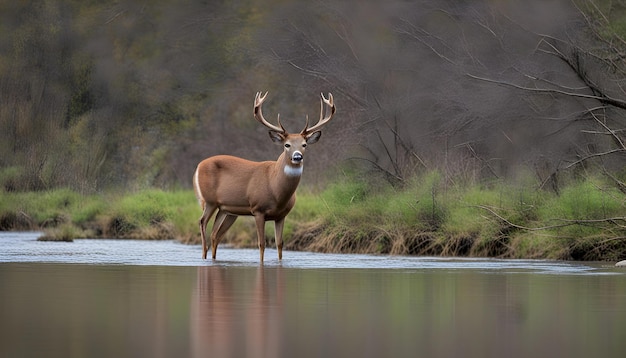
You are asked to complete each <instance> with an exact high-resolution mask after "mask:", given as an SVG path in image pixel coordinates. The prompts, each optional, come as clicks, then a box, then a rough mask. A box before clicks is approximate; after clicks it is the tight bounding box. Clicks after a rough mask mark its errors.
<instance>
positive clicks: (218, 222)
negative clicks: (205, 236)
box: [207, 210, 228, 260]
mask: <svg viewBox="0 0 626 358" xmlns="http://www.w3.org/2000/svg"><path fill="white" fill-rule="evenodd" d="M227 216H228V214H227V213H225V212H223V211H221V210H218V211H217V215H215V220H214V221H213V229H212V230H211V257H212V258H213V259H214V260H215V254H216V252H217V245H218V244H219V238H218V236H217V233H218V232H219V230H220V227H221V226H222V224H223V223H224V219H226V217H227ZM207 249H208V248H207Z"/></svg>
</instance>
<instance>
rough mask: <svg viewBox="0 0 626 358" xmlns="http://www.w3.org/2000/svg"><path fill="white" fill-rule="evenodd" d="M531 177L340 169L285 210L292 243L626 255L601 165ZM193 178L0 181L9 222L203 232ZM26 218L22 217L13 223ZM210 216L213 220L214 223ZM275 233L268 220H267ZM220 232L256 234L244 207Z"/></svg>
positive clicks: (250, 242) (53, 230)
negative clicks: (401, 175)
mask: <svg viewBox="0 0 626 358" xmlns="http://www.w3.org/2000/svg"><path fill="white" fill-rule="evenodd" d="M536 186H537V183H534V182H533V181H532V180H528V179H527V180H524V181H518V182H515V183H507V182H504V181H495V182H491V183H482V184H478V183H460V182H450V181H446V180H445V179H444V178H443V177H442V175H440V174H439V173H438V172H436V171H433V172H430V173H426V174H424V175H422V176H419V177H415V178H414V179H413V180H411V181H409V182H407V183H406V184H405V185H404V187H402V188H401V189H398V188H394V187H391V186H381V185H379V186H376V187H374V186H372V185H369V184H368V183H367V182H366V181H364V180H361V179H360V178H355V177H343V178H339V179H338V180H336V181H335V182H334V183H333V184H331V185H329V186H328V187H327V188H326V189H325V190H323V191H322V192H319V193H318V192H313V191H310V190H307V188H300V189H299V192H298V195H297V201H296V206H295V208H294V209H293V211H292V212H291V213H290V214H289V216H288V217H287V219H286V225H285V233H284V239H285V242H286V243H287V245H288V247H289V245H290V244H291V246H290V247H291V248H292V249H307V250H315V251H335V252H369V253H394V254H421V255H464V256H465V255H472V256H499V257H519V258H522V257H525V258H550V259H614V258H618V257H620V255H621V256H626V239H624V237H626V218H625V216H626V195H625V194H624V193H623V192H621V191H620V190H618V188H617V187H616V186H614V185H613V183H612V182H611V181H607V180H604V179H603V178H602V177H588V178H584V179H577V180H573V179H572V180H571V181H570V182H569V184H568V185H567V186H566V187H564V188H563V189H562V191H561V192H560V194H559V195H557V194H555V193H553V192H550V191H545V190H540V189H537V187H536ZM200 215H201V210H200V208H199V205H198V203H197V201H196V198H195V196H194V194H193V191H191V190H173V191H163V190H157V189H149V190H142V191H137V192H132V193H127V194H124V195H122V194H115V193H105V194H100V195H87V196H84V195H80V194H78V193H76V192H73V191H71V190H67V189H59V190H53V191H47V192H31V193H14V192H5V191H1V192H0V227H2V229H5V230H6V229H22V230H23V229H45V230H46V237H47V239H57V240H66V241H71V240H73V239H75V238H79V237H120V238H133V239H177V240H180V241H182V242H191V243H198V242H199V240H200V235H199V229H198V219H199V217H200ZM18 224H19V225H18ZM210 227H211V224H209V228H208V230H210ZM266 235H267V236H271V237H273V225H271V224H269V225H267V226H266ZM225 241H227V242H228V241H229V242H230V243H231V244H234V245H236V246H248V247H254V246H256V233H255V229H254V222H253V220H251V219H250V218H240V219H238V220H237V222H236V223H235V225H233V227H232V228H231V230H230V231H229V232H228V234H227V237H226V238H225Z"/></svg>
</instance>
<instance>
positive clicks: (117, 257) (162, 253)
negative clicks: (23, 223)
mask: <svg viewBox="0 0 626 358" xmlns="http://www.w3.org/2000/svg"><path fill="white" fill-rule="evenodd" d="M39 236H40V233H38V232H0V247H2V250H0V262H42V263H77V264H113V265H154V266H207V265H220V266H257V265H258V264H259V262H258V260H259V253H258V250H257V249H233V248H229V247H227V246H224V247H221V246H220V248H219V250H218V253H217V255H218V256H217V260H216V261H212V260H202V259H201V258H200V251H201V250H200V247H199V245H185V244H181V243H178V242H176V241H139V240H114V239H78V240H74V242H46V241H37V238H38V237H39ZM265 266H266V267H272V266H282V267H291V268H303V269H307V268H308V269H312V268H315V269H326V268H328V269H331V268H343V269H368V268H377V269H380V268H388V269H406V270H422V269H446V270H463V269H475V270H484V271H487V272H494V273H497V272H503V271H505V272H507V273H515V272H520V273H524V272H529V271H530V272H535V273H548V274H550V273H552V274H609V273H623V271H619V270H616V269H614V268H612V265H611V264H610V263H606V264H601V263H580V262H567V261H546V260H501V259H484V258H441V257H412V256H389V255H358V254H322V253H311V252H296V251H287V252H285V254H284V259H283V261H282V262H280V261H278V259H277V253H276V250H274V249H271V248H268V249H266V252H265Z"/></svg>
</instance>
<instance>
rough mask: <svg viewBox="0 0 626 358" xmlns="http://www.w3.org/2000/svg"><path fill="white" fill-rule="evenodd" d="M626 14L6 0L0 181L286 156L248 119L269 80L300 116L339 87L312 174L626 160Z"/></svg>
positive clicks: (142, 182)
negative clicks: (215, 158) (222, 157)
mask: <svg viewBox="0 0 626 358" xmlns="http://www.w3.org/2000/svg"><path fill="white" fill-rule="evenodd" d="M624 14H625V11H624V5H623V4H622V3H616V2H613V1H603V0H593V1H569V0H548V1H546V0H530V1H523V2H520V1H513V0H497V1H496V0H491V1H488V0H467V1H457V0H454V1H452V0H451V1H440V0H436V1H435V0H420V1H411V2H407V1H395V0H392V1H384V2H382V1H381V2H374V1H367V2H363V1H340V2H337V1H285V0H270V1H260V0H236V1H191V0H188V1H176V2H173V1H166V0H155V1H149V2H146V1H122V2H120V1H83V0H45V1H6V0H3V1H0V183H1V184H2V185H3V186H4V189H5V190H8V191H28V190H44V189H50V188H57V187H69V188H72V189H75V190H78V191H80V192H83V193H92V192H98V191H100V190H104V189H110V188H137V189H141V188H146V187H158V188H165V189H168V188H190V187H191V177H192V175H193V172H194V170H195V166H196V165H197V163H198V162H199V161H200V160H202V159H204V158H206V157H208V156H211V155H215V154H232V155H238V156H242V157H245V158H248V159H252V160H274V159H275V158H276V157H278V154H279V153H280V150H279V148H277V147H275V146H274V145H273V144H272V143H271V142H270V140H269V139H268V137H267V134H266V129H265V128H264V127H263V126H261V125H259V124H258V123H257V122H255V121H254V120H253V116H252V107H253V100H254V94H255V92H257V91H269V96H268V99H267V101H266V103H265V105H264V113H265V116H266V118H268V119H270V118H271V119H272V120H275V118H276V116H277V114H278V113H280V115H281V121H282V122H283V123H284V125H285V126H286V128H287V129H288V130H290V131H300V130H301V128H302V127H303V126H304V122H305V118H306V115H308V116H309V117H310V118H311V119H312V120H316V119H317V118H318V116H319V98H320V93H321V92H324V93H327V92H332V93H333V95H334V96H335V102H336V106H337V109H338V111H337V114H336V115H335V117H334V119H333V120H332V122H331V123H330V124H329V125H327V126H326V127H325V128H324V131H323V137H322V139H321V140H320V142H319V143H317V144H316V145H315V146H314V147H312V148H311V151H310V152H309V154H308V158H307V170H306V171H307V173H306V175H305V176H304V180H305V183H306V184H305V185H309V186H311V187H316V186H322V185H323V184H324V183H325V181H326V180H328V178H330V177H331V176H332V175H334V174H336V173H337V172H346V171H358V172H359V173H362V172H365V173H367V174H369V176H368V177H369V178H373V180H381V181H384V182H387V183H390V184H392V185H394V186H395V185H402V183H403V182H405V181H407V180H408V179H409V178H411V177H412V176H414V175H415V174H417V173H419V172H421V171H424V170H433V169H436V170H440V171H441V172H442V173H444V175H445V176H449V177H451V178H452V177H455V178H458V177H463V178H466V179H469V180H471V181H474V180H479V181H480V180H489V179H494V178H497V179H505V180H508V179H514V178H515V176H516V173H518V172H519V170H520V168H523V169H524V171H525V172H527V173H528V172H530V173H532V174H533V175H535V176H536V177H537V180H538V181H539V182H540V183H541V185H542V186H544V187H548V188H553V189H554V190H557V191H558V188H559V183H558V174H559V173H560V172H562V171H564V170H567V171H570V172H571V171H586V170H592V169H593V170H595V171H598V170H599V171H602V172H606V173H609V174H610V175H617V174H618V173H619V172H620V171H623V170H624V163H625V161H626V147H625V146H624V141H625V140H626V138H624V137H625V135H624V133H625V132H624V129H625V128H626V119H625V117H624V109H625V108H626V92H624V90H623V85H624V78H625V76H624V74H625V70H626V66H625V65H624V49H625V48H626V42H624V40H623V39H624V37H623V35H626V17H625V16H624ZM592 164H593V165H592ZM590 168H592V169H590ZM616 173H617V174H616ZM615 178H616V181H618V182H619V180H618V179H617V176H615Z"/></svg>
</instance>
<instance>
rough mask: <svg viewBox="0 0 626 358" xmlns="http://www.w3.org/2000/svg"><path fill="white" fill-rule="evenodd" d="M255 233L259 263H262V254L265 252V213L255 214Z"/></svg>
mask: <svg viewBox="0 0 626 358" xmlns="http://www.w3.org/2000/svg"><path fill="white" fill-rule="evenodd" d="M254 221H255V222H256V235H257V240H258V242H259V253H260V255H261V263H263V255H264V254H265V215H263V214H255V215H254Z"/></svg>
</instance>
